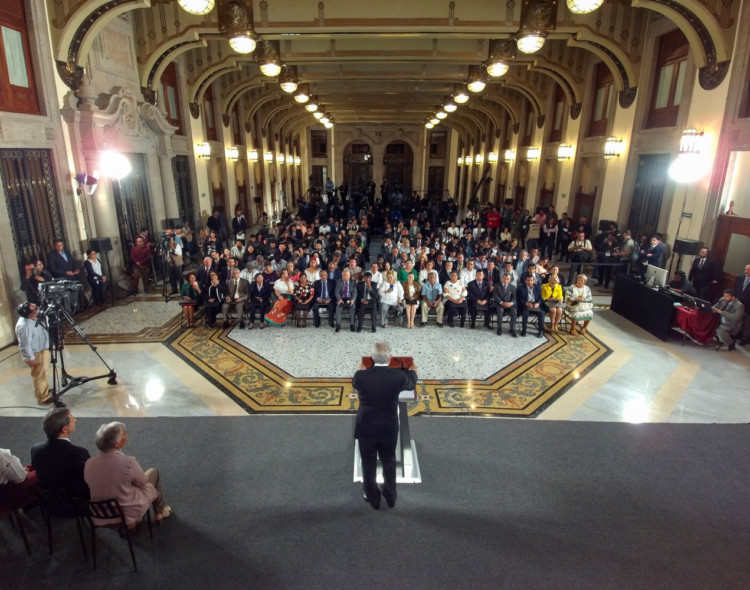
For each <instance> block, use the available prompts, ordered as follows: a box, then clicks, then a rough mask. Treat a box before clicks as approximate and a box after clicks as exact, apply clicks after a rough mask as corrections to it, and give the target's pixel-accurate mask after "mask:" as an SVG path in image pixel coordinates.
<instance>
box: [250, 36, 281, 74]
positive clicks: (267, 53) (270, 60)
mask: <svg viewBox="0 0 750 590" xmlns="http://www.w3.org/2000/svg"><path fill="white" fill-rule="evenodd" d="M256 53H259V55H258V56H257V58H256V59H257V60H258V65H259V66H260V71H261V72H263V75H264V76H268V77H269V78H275V77H276V76H278V75H279V73H280V72H281V61H280V60H279V57H278V55H277V53H276V49H275V48H274V46H273V45H272V44H271V43H269V42H268V41H263V42H262V43H261V44H260V45H259V46H258V49H257V50H256Z"/></svg>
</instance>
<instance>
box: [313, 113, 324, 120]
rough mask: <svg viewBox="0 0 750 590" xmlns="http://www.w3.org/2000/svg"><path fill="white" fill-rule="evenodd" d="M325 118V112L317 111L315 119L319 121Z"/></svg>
mask: <svg viewBox="0 0 750 590" xmlns="http://www.w3.org/2000/svg"><path fill="white" fill-rule="evenodd" d="M324 116H325V113H324V112H323V111H315V112H314V113H313V117H315V118H316V119H317V120H318V121H320V119H322V118H323V117H324Z"/></svg>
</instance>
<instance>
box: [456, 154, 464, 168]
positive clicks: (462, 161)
mask: <svg viewBox="0 0 750 590" xmlns="http://www.w3.org/2000/svg"><path fill="white" fill-rule="evenodd" d="M456 163H457V164H458V165H459V166H463V165H464V159H463V158H462V157H461V156H458V160H457V162H456Z"/></svg>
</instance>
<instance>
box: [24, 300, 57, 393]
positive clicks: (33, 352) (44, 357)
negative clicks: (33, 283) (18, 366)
mask: <svg viewBox="0 0 750 590" xmlns="http://www.w3.org/2000/svg"><path fill="white" fill-rule="evenodd" d="M17 311H18V315H19V316H21V317H20V318H18V322H17V323H16V337H17V338H18V349H19V350H20V351H21V356H22V357H23V360H24V362H25V363H26V365H27V366H29V367H30V368H31V380H32V381H33V383H34V395H36V401H37V403H39V404H49V403H52V397H51V396H50V394H49V380H48V378H47V365H49V360H50V353H49V332H48V330H47V327H46V326H45V324H44V322H43V321H37V313H38V311H39V308H38V307H37V305H36V304H34V303H32V302H31V301H27V302H26V303H22V304H21V305H19V306H18V309H17Z"/></svg>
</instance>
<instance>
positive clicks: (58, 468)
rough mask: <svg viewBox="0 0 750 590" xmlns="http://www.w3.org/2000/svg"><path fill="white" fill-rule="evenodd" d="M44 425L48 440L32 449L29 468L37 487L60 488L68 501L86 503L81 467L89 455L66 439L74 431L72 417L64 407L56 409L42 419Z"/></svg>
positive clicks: (86, 490)
mask: <svg viewBox="0 0 750 590" xmlns="http://www.w3.org/2000/svg"><path fill="white" fill-rule="evenodd" d="M43 426H44V433H45V434H46V435H47V440H46V441H45V442H40V443H37V444H35V445H34V446H33V447H31V465H32V467H33V468H34V471H36V476H37V481H38V482H39V486H40V487H42V488H46V489H57V488H63V489H65V490H66V491H67V492H68V494H70V496H71V498H82V499H84V500H88V499H89V486H88V485H86V482H85V481H84V479H83V466H84V465H85V464H86V461H87V460H88V459H89V458H90V455H89V452H88V451H87V450H86V449H84V448H83V447H77V446H75V445H74V444H73V443H71V442H70V439H69V436H70V435H71V434H73V433H74V432H75V431H76V418H75V416H73V414H71V413H70V410H68V409H67V408H55V409H53V410H50V411H49V412H48V413H47V415H46V416H45V417H44V423H43Z"/></svg>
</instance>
